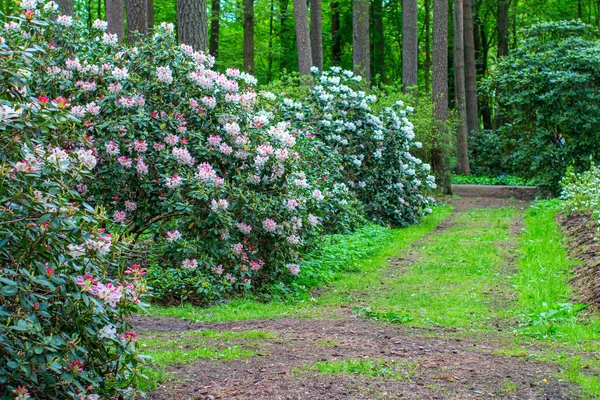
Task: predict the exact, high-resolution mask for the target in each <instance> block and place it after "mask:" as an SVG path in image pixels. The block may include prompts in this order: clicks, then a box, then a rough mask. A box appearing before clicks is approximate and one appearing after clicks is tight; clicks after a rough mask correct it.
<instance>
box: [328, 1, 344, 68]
mask: <svg viewBox="0 0 600 400" xmlns="http://www.w3.org/2000/svg"><path fill="white" fill-rule="evenodd" d="M341 61H342V41H341V37H340V10H339V3H338V2H337V1H332V2H331V63H332V64H333V65H340V62H341Z"/></svg>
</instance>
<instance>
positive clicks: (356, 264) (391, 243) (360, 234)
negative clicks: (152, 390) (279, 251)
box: [148, 206, 452, 322]
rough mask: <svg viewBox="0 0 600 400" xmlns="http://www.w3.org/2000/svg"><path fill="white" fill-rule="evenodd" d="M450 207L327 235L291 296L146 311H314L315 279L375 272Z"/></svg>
mask: <svg viewBox="0 0 600 400" xmlns="http://www.w3.org/2000/svg"><path fill="white" fill-rule="evenodd" d="M451 213H452V210H451V208H450V207H448V206H440V207H437V208H436V209H434V212H433V214H431V215H429V216H427V217H426V218H424V219H423V221H422V222H421V223H420V224H418V225H413V226H410V227H407V228H401V229H390V228H386V227H382V226H377V225H369V226H367V227H365V228H363V229H360V230H358V231H357V232H355V233H353V234H351V235H333V236H331V237H328V239H326V240H325V242H324V244H323V246H322V248H321V249H320V250H319V251H317V252H314V253H311V254H309V255H307V256H306V257H305V262H304V263H303V265H302V272H301V275H300V276H301V277H300V279H299V281H298V283H297V285H298V286H299V287H300V286H301V287H302V288H301V289H300V290H304V291H306V293H307V294H306V296H303V297H299V298H297V299H295V300H293V301H272V302H269V303H262V302H259V301H257V300H254V299H236V300H232V301H230V302H228V303H226V304H222V305H217V306H213V307H208V308H201V307H194V306H191V305H189V304H185V305H181V306H178V307H161V306H156V305H153V306H150V307H149V308H148V311H149V313H150V314H151V315H156V316H166V317H176V318H184V319H191V320H194V321H216V322H218V321H238V320H247V319H266V318H289V317H292V316H293V317H296V318H310V317H314V315H315V312H323V310H322V309H319V310H316V309H315V307H318V306H319V305H323V302H322V301H320V300H319V299H321V297H322V296H319V297H317V298H316V299H315V298H313V297H312V295H311V294H310V292H308V290H309V289H310V288H312V287H315V286H317V285H318V282H321V283H325V282H330V290H329V291H336V290H338V289H337V288H340V290H344V289H343V288H344V287H346V286H347V285H348V283H349V282H361V281H362V279H363V277H364V276H365V274H367V275H369V276H371V277H373V276H378V275H379V274H380V273H381V271H382V270H383V269H385V267H386V265H387V260H388V258H390V257H393V256H395V255H397V254H398V253H399V252H400V251H401V250H403V249H405V248H407V247H408V246H409V245H410V244H412V243H413V242H415V241H417V240H418V239H420V238H422V237H423V236H425V235H426V234H428V233H431V232H432V231H433V230H434V229H435V228H436V227H437V226H438V225H439V224H440V223H441V222H442V221H443V220H444V219H446V218H447V217H448V216H449V215H450V214H451Z"/></svg>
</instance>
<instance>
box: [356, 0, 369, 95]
mask: <svg viewBox="0 0 600 400" xmlns="http://www.w3.org/2000/svg"><path fill="white" fill-rule="evenodd" d="M352 28H353V47H352V58H353V61H354V72H355V73H356V74H358V75H361V76H362V77H363V79H364V80H365V83H366V84H367V85H368V84H369V82H370V80H371V55H370V53H371V49H370V47H371V43H370V32H369V0H353V1H352Z"/></svg>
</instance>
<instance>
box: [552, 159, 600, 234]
mask: <svg viewBox="0 0 600 400" xmlns="http://www.w3.org/2000/svg"><path fill="white" fill-rule="evenodd" d="M561 186H562V194H561V199H562V203H563V206H564V207H565V210H566V212H567V213H590V214H591V220H592V222H593V223H594V224H596V225H597V226H600V167H598V166H596V165H595V164H592V166H591V167H590V169H589V170H588V171H584V172H581V173H579V174H577V173H575V171H574V170H573V168H569V169H568V170H567V174H566V176H565V178H564V179H563V180H562V181H561Z"/></svg>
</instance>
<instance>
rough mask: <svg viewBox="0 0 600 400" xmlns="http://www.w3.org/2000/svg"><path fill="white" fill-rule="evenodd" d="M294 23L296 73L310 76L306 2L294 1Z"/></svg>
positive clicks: (301, 0) (310, 59) (304, 0)
mask: <svg viewBox="0 0 600 400" xmlns="http://www.w3.org/2000/svg"><path fill="white" fill-rule="evenodd" d="M294 22H295V24H296V43H297V45H298V71H299V72H300V76H304V75H310V67H312V51H311V49H310V31H309V30H308V8H307V5H306V0H294Z"/></svg>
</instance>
